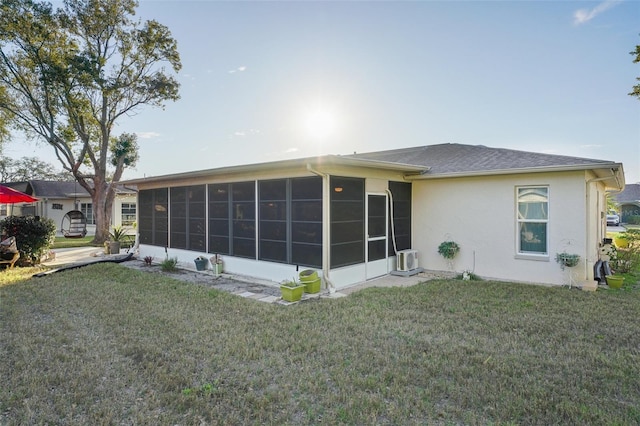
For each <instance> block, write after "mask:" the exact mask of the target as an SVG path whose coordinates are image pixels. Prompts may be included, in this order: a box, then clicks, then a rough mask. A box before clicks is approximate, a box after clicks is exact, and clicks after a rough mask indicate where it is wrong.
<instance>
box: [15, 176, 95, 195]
mask: <svg viewBox="0 0 640 426" xmlns="http://www.w3.org/2000/svg"><path fill="white" fill-rule="evenodd" d="M27 191H30V193H31V194H32V195H33V196H34V197H42V198H73V197H74V196H75V197H88V196H89V193H88V192H87V190H86V189H84V188H83V187H82V186H80V184H78V183H76V182H73V181H71V182H59V181H51V180H30V181H29V187H28V189H27ZM27 193H29V192H27Z"/></svg>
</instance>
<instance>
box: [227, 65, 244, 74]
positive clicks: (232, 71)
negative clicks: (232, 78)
mask: <svg viewBox="0 0 640 426" xmlns="http://www.w3.org/2000/svg"><path fill="white" fill-rule="evenodd" d="M246 69H247V67H245V66H244V65H242V66H241V67H238V68H236V69H233V70H229V74H235V73H237V72H242V71H245V70H246Z"/></svg>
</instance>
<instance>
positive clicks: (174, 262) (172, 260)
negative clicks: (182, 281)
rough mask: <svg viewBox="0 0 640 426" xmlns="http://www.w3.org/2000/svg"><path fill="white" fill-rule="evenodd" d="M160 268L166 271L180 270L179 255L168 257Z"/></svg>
mask: <svg viewBox="0 0 640 426" xmlns="http://www.w3.org/2000/svg"><path fill="white" fill-rule="evenodd" d="M160 268H161V269H162V270H163V271H165V272H175V271H177V270H178V258H177V257H167V258H166V259H165V260H163V261H162V263H161V264H160Z"/></svg>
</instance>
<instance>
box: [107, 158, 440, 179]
mask: <svg viewBox="0 0 640 426" xmlns="http://www.w3.org/2000/svg"><path fill="white" fill-rule="evenodd" d="M307 164H311V165H312V166H314V167H321V166H323V165H327V166H329V165H342V166H351V167H365V168H374V169H381V170H392V171H402V172H405V173H407V174H408V175H411V174H418V173H424V172H425V171H426V170H428V168H427V167H423V166H416V165H412V164H403V163H392V162H387V161H374V160H363V159H359V158H344V157H341V156H339V155H326V156H322V157H309V158H299V159H295V160H282V161H273V162H269V163H256V164H243V165H239V166H228V167H220V168H216V169H207V170H198V171H193V172H184V173H175V174H169V175H161V176H151V177H145V178H138V179H127V180H124V181H121V182H119V183H120V184H123V185H136V184H140V183H153V182H165V181H180V180H190V179H197V178H206V177H213V176H218V175H231V174H239V173H248V172H249V173H250V172H263V171H265V170H284V169H293V170H295V169H305V170H306V167H307Z"/></svg>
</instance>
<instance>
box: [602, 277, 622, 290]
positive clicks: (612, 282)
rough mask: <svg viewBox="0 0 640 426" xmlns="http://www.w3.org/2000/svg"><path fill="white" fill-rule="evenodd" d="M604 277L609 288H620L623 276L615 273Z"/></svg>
mask: <svg viewBox="0 0 640 426" xmlns="http://www.w3.org/2000/svg"><path fill="white" fill-rule="evenodd" d="M605 279H606V280H607V285H608V286H609V287H611V288H622V284H624V277H620V276H617V275H607V276H605Z"/></svg>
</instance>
